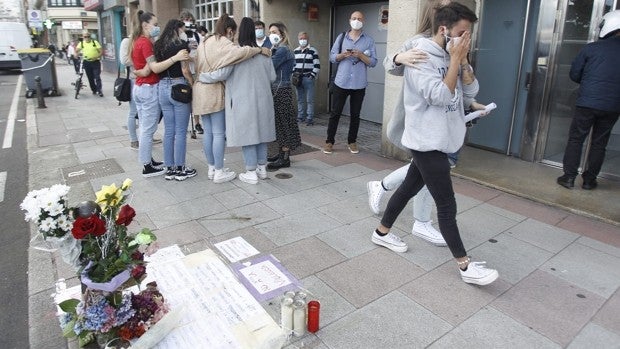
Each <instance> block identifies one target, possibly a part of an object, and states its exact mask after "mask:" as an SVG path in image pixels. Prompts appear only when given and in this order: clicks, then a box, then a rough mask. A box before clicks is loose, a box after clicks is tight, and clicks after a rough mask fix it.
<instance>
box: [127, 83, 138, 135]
mask: <svg viewBox="0 0 620 349" xmlns="http://www.w3.org/2000/svg"><path fill="white" fill-rule="evenodd" d="M129 81H130V82H131V89H132V90H133V87H134V84H135V83H136V80H134V79H129ZM136 114H138V109H137V107H136V99H135V97H134V96H131V99H130V100H129V115H127V131H129V140H130V141H132V142H136V141H138V133H137V132H136V122H137V121H138V120H136Z"/></svg>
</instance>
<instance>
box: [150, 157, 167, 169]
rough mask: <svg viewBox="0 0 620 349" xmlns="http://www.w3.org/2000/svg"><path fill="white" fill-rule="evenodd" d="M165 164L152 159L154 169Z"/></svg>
mask: <svg viewBox="0 0 620 349" xmlns="http://www.w3.org/2000/svg"><path fill="white" fill-rule="evenodd" d="M163 164H164V163H163V162H161V161H155V159H153V158H151V166H153V167H161V165H163Z"/></svg>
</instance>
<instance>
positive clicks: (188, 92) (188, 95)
mask: <svg viewBox="0 0 620 349" xmlns="http://www.w3.org/2000/svg"><path fill="white" fill-rule="evenodd" d="M170 97H172V99H174V100H175V101H177V102H181V103H186V104H187V103H191V101H192V87H191V86H190V85H187V84H176V85H173V86H172V88H171V89H170Z"/></svg>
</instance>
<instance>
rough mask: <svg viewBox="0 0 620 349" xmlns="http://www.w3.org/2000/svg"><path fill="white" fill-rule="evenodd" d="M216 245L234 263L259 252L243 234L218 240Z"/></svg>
mask: <svg viewBox="0 0 620 349" xmlns="http://www.w3.org/2000/svg"><path fill="white" fill-rule="evenodd" d="M214 246H215V247H217V249H218V250H220V252H222V254H223V255H224V256H225V257H226V258H228V260H229V261H231V262H233V263H234V262H238V261H240V260H242V259H246V258H248V257H252V256H255V255H257V254H259V252H258V250H257V249H255V248H254V246H252V245H250V244H249V243H248V242H247V241H245V239H244V238H242V237H241V236H237V237H235V238H232V239H229V240H226V241H222V242H218V243H216V244H214Z"/></svg>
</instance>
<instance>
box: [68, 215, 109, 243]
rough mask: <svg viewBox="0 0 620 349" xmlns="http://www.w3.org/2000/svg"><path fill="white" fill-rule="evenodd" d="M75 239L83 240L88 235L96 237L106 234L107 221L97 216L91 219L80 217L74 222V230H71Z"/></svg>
mask: <svg viewBox="0 0 620 349" xmlns="http://www.w3.org/2000/svg"><path fill="white" fill-rule="evenodd" d="M71 233H72V234H73V237H74V238H76V239H83V238H85V237H86V235H88V234H93V235H94V236H101V235H103V234H105V221H104V220H102V219H101V218H99V217H98V216H97V215H92V216H90V217H87V218H86V217H78V218H77V219H76V220H75V222H73V228H72V229H71Z"/></svg>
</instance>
